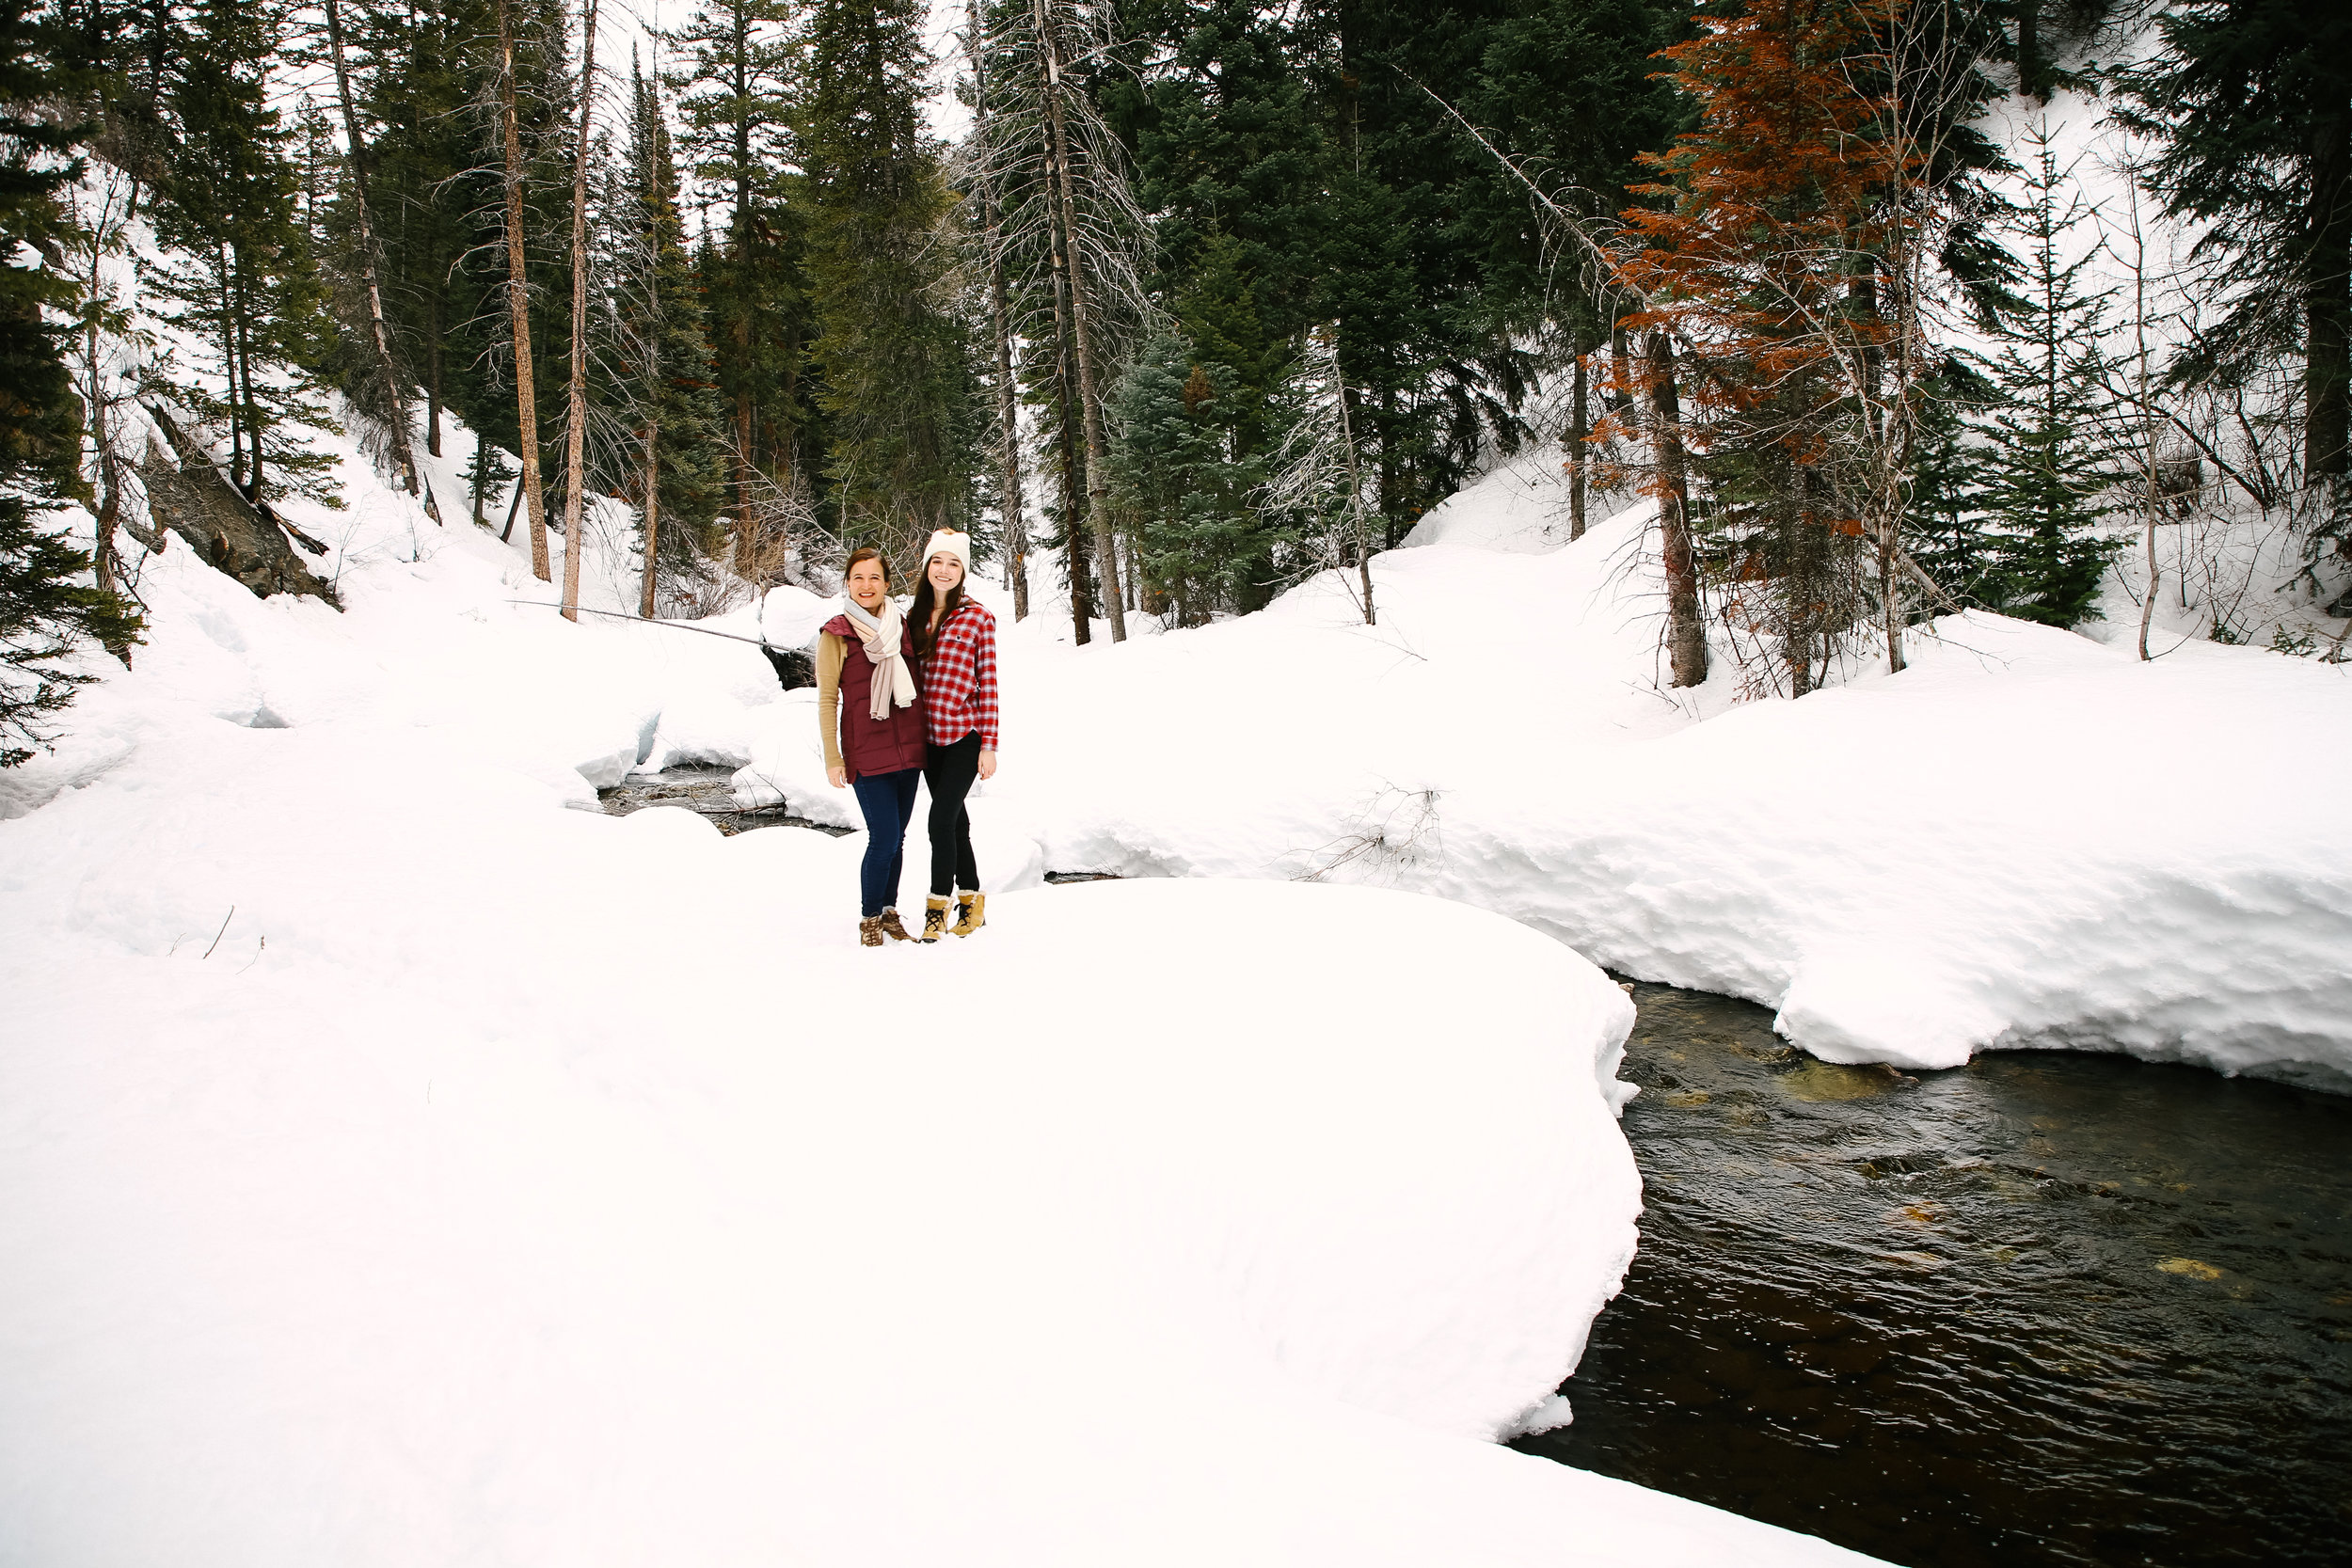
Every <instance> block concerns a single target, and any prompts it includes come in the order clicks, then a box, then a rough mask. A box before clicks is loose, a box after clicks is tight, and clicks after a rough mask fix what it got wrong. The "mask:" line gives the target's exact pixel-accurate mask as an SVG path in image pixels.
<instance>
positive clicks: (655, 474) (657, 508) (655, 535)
mask: <svg viewBox="0 0 2352 1568" xmlns="http://www.w3.org/2000/svg"><path fill="white" fill-rule="evenodd" d="M660 440H661V427H660V425H659V424H657V423H655V422H654V421H653V420H646V421H645V580H644V585H643V586H642V587H640V588H639V589H638V592H637V613H638V614H639V615H640V616H642V617H643V618H644V619H645V620H648V621H650V620H652V619H653V589H654V554H655V550H656V547H657V546H660V543H661V457H660Z"/></svg>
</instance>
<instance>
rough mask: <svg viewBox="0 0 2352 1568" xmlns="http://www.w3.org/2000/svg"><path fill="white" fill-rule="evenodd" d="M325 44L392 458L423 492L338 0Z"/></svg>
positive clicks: (411, 489)
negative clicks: (379, 269)
mask: <svg viewBox="0 0 2352 1568" xmlns="http://www.w3.org/2000/svg"><path fill="white" fill-rule="evenodd" d="M326 43H327V50H328V53H329V54H330V55H332V56H333V58H334V62H335V96H336V98H337V100H338V101H339V102H341V103H342V110H343V138H344V140H345V141H346V142H347V143H348V144H349V146H350V148H351V160H350V161H351V207H352V214H353V216H354V217H355V218H356V219H357V221H358V227H359V235H358V238H359V278H360V281H361V282H363V283H365V284H366V285H367V289H368V328H369V334H370V338H371V341H373V346H374V348H375V373H376V374H378V375H380V376H382V377H383V378H384V393H385V396H387V397H389V398H390V399H391V404H392V409H391V437H392V461H393V462H394V463H395V464H397V465H399V467H400V483H401V488H402V489H404V490H406V491H407V492H408V493H409V494H410V495H412V496H413V495H415V494H417V492H418V483H417V462H416V455H415V454H414V453H413V452H411V451H409V450H408V399H407V396H406V390H407V389H406V388H404V387H403V386H402V385H401V382H400V372H399V371H398V369H396V368H395V367H394V366H393V364H392V339H391V333H390V331H389V329H388V328H387V327H386V326H385V325H384V290H383V286H382V284H381V282H380V281H379V280H378V277H377V273H376V265H375V230H374V228H373V226H372V224H371V223H370V221H369V218H368V170H367V148H366V144H365V143H364V142H362V141H361V139H360V136H359V111H358V109H357V108H355V107H354V106H353V104H352V102H351V72H350V71H349V69H348V68H347V67H345V65H344V64H343V14H342V6H341V5H339V4H338V3H337V0H326ZM256 499H259V498H258V496H257V498H256ZM424 510H425V513H426V515H428V516H430V517H431V518H432V519H433V520H434V521H435V522H436V523H438V522H439V521H440V520H441V509H440V508H439V507H437V506H436V505H434V504H433V491H432V489H431V487H429V486H427V487H426V488H425V490H424Z"/></svg>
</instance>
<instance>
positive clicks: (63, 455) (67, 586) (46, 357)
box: [0, 0, 138, 768]
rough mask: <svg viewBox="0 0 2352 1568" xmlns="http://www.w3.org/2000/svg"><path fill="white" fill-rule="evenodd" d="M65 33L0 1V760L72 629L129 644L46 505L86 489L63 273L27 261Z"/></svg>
mask: <svg viewBox="0 0 2352 1568" xmlns="http://www.w3.org/2000/svg"><path fill="white" fill-rule="evenodd" d="M71 49H72V40H71V39H70V38H68V37H66V36H64V35H63V34H62V33H60V32H59V31H58V30H56V29H55V28H52V27H49V26H45V25H43V24H40V23H38V22H36V21H35V20H34V19H33V18H32V17H31V16H30V15H29V14H28V7H27V6H26V5H25V3H24V0H0V387H6V388H8V395H6V396H0V768H7V767H13V766H14V765H15V764H17V763H20V762H23V761H24V760H25V759H26V758H27V757H29V756H31V755H32V749H33V748H34V747H36V746H39V745H41V744H44V743H45V742H46V741H47V740H48V739H49V738H50V730H49V727H48V723H47V721H48V720H49V718H50V716H52V715H55V714H56V712H57V711H58V710H59V709H61V708H63V707H65V706H66V705H67V704H69V703H71V702H72V698H73V691H74V689H75V688H76V687H78V686H80V685H82V684H84V683H85V682H87V680H88V679H89V677H88V676H87V674H84V673H81V672H79V671H75V670H72V669H70V668H68V667H67V666H65V665H63V664H61V663H60V662H58V661H59V660H60V659H62V658H63V657H65V656H66V655H67V654H68V653H69V652H70V651H71V650H72V645H73V644H74V642H75V641H79V640H80V639H83V638H94V639H96V640H97V641H101V642H103V643H105V644H107V645H109V646H113V647H118V648H124V649H127V648H128V647H129V645H130V644H131V643H132V642H133V641H135V639H136V637H137V632H138V621H137V620H136V618H135V616H134V615H133V614H132V612H131V610H130V607H129V606H128V605H126V604H125V603H124V602H123V601H122V600H121V599H119V598H118V597H117V596H116V595H115V594H111V593H108V592H106V591H104V590H103V589H101V588H98V587H96V586H93V585H91V584H88V583H86V582H84V581H82V580H80V579H81V578H83V576H84V574H86V573H87V572H88V571H89V570H90V568H91V562H90V557H89V555H88V554H87V552H86V551H83V550H79V549H76V548H74V547H73V546H72V544H71V543H69V542H68V541H67V540H66V539H64V538H63V537H61V536H60V535H59V533H58V531H57V529H56V520H55V518H54V517H53V516H52V515H47V512H48V508H50V507H51V506H54V505H55V504H56V503H57V502H59V501H62V500H64V499H67V498H69V497H76V496H79V495H81V494H84V493H86V492H85V491H84V487H83V485H82V483H81V480H80V476H79V474H78V473H77V471H76V469H77V464H78V461H79V458H80V455H81V430H82V425H81V418H80V409H79V406H78V404H77V402H76V400H75V398H74V395H73V387H72V380H71V378H70V377H69V376H68V374H67V372H66V367H65V361H64V356H63V352H62V350H63V345H62V343H61V342H60V341H59V329H58V328H56V327H55V326H53V325H51V324H50V323H49V322H48V321H47V320H46V319H45V318H44V316H43V314H42V309H43V307H45V306H61V305H65V304H67V303H69V301H70V299H71V295H70V293H69V291H68V288H67V286H66V283H65V280H64V279H63V278H62V277H59V276H58V275H57V274H56V273H55V272H53V271H52V270H50V269H49V268H47V267H45V266H41V265H39V264H30V265H28V264H26V260H25V255H26V251H27V250H28V249H29V250H30V251H31V252H32V253H33V254H34V255H36V256H38V255H40V253H41V250H42V247H43V246H46V245H54V244H55V241H56V236H57V234H58V232H59V230H61V228H62V227H63V225H64V222H65V217H64V214H62V213H61V212H60V211H59V209H58V205H57V201H56V192H57V189H58V187H59V186H60V185H62V184H63V183H64V182H66V181H67V180H69V179H71V178H72V173H73V166H72V164H71V163H70V162H69V161H68V160H67V158H66V157H65V154H66V153H67V152H68V151H69V150H71V149H72V146H73V143H74V139H75V131H74V129H70V128H68V127H67V126H65V125H61V124H59V123H57V122H56V121H55V120H53V119H49V118H48V117H46V116H44V115H42V114H40V113H39V112H38V110H37V109H36V108H35V105H38V104H40V103H44V102H56V100H58V99H59V98H61V97H63V96H64V94H65V92H66V90H67V89H68V88H69V87H75V86H81V85H83V84H79V83H76V82H75V81H74V80H73V75H74V73H73V71H72V63H73V62H72V57H71V55H70V54H69V53H68V51H70V50H71Z"/></svg>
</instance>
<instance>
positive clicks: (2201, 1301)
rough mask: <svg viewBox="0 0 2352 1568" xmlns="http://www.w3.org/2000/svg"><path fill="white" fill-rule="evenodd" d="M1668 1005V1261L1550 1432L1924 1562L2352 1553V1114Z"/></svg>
mask: <svg viewBox="0 0 2352 1568" xmlns="http://www.w3.org/2000/svg"><path fill="white" fill-rule="evenodd" d="M1635 1001H1636V1003H1637V1004H1638V1005H1639V1006H1640V1009H1641V1014H1640V1021H1639V1022H1637V1023H1636V1025H1635V1026H1634V1032H1633V1037H1632V1039H1631V1041H1630V1042H1629V1045H1628V1048H1627V1059H1626V1066H1625V1068H1624V1069H1623V1072H1624V1076H1626V1077H1628V1078H1629V1079H1631V1080H1633V1081H1635V1082H1637V1083H1639V1084H1640V1085H1642V1093H1641V1094H1640V1096H1639V1097H1637V1098H1636V1099H1635V1100H1634V1101H1633V1102H1632V1103H1631V1104H1630V1105H1629V1106H1628V1107H1627V1108H1626V1113H1625V1132H1626V1136H1627V1138H1628V1139H1629V1141H1630V1142H1631V1144H1632V1146H1633V1151H1634V1155H1635V1157H1636V1159H1637V1160H1638V1161H1639V1162H1640V1164H1641V1167H1642V1175H1643V1180H1644V1181H1645V1187H1646V1193H1645V1203H1646V1212H1645V1214H1644V1216H1643V1219H1642V1243H1641V1250H1640V1252H1639V1254H1638V1255H1637V1256H1636V1257H1635V1259H1634V1261H1633V1267H1632V1270H1631V1272H1630V1273H1629V1275H1628V1276H1627V1278H1626V1284H1625V1291H1624V1292H1623V1294H1621V1295H1620V1296H1619V1297H1618V1298H1617V1299H1616V1301H1614V1302H1613V1303H1612V1304H1611V1306H1610V1307H1608V1308H1607V1309H1606V1310H1605V1311H1603V1312H1602V1313H1601V1315H1600V1318H1599V1320H1598V1321H1597V1323H1595V1324H1594V1327H1593V1337H1592V1343H1591V1348H1590V1349H1589V1350H1588V1351H1587V1352H1586V1354H1585V1356H1584V1361H1583V1365H1582V1366H1581V1368H1580V1369H1579V1370H1578V1372H1577V1375H1576V1377H1575V1378H1574V1379H1573V1380H1571V1381H1570V1382H1569V1384H1568V1385H1567V1386H1566V1387H1565V1390H1564V1391H1565V1393H1566V1394H1567V1396H1568V1399H1569V1401H1570V1402H1571V1403H1572V1405H1573V1406H1574V1408H1575V1412H1576V1419H1575V1422H1574V1423H1573V1424H1572V1425H1571V1426H1568V1427H1566V1428H1564V1429H1562V1430H1560V1431H1557V1432H1553V1433H1545V1434H1542V1435H1540V1436H1536V1437H1532V1438H1526V1439H1522V1440H1521V1441H1520V1442H1519V1443H1518V1444H1517V1445H1516V1446H1517V1447H1518V1448H1519V1449H1523V1450H1524V1451H1527V1452H1530V1453H1538V1454H1543V1455H1547V1456H1549V1457H1551V1458H1554V1459H1558V1460H1561V1461H1563V1462H1565V1463H1567V1464H1570V1465H1581V1466H1582V1467H1584V1468H1586V1469H1591V1470H1597V1471H1600V1472H1602V1473H1604V1474H1607V1475H1613V1476H1619V1477H1622V1478H1624V1479H1625V1480H1628V1481H1639V1482H1640V1483H1642V1484H1643V1485H1645V1486H1652V1487H1657V1488H1659V1489H1660V1490H1661V1491H1667V1492H1674V1493H1677V1494H1680V1495H1681V1496H1683V1497H1695V1498H1698V1499H1700V1500H1702V1501H1705V1502H1709V1503H1713V1504H1716V1505H1718V1506H1720V1507H1723V1508H1726V1509H1730V1510H1732V1511H1733V1512H1735V1513H1744V1514H1747V1515H1749V1516H1751V1517H1753V1518H1757V1519H1765V1520H1769V1521H1771V1522H1772V1523H1773V1524H1777V1525H1785V1526H1788V1528H1792V1529H1799V1530H1804V1531H1806V1532H1808V1533H1810V1534H1815V1535H1820V1536H1823V1537H1826V1538H1827V1539H1829V1540H1832V1541H1836V1542H1838V1543H1839V1544H1844V1545H1848V1546H1851V1547H1853V1548H1855V1549H1856V1550H1859V1551H1865V1552H1869V1553H1872V1554H1875V1555H1877V1556H1879V1557H1883V1558H1886V1559H1888V1560H1891V1561H1894V1562H1899V1563H1904V1564H1909V1565H1912V1568H1931V1565H1939V1568H1941V1565H1949V1568H1963V1565H1975V1564H1995V1563H1998V1564H2004V1565H2027V1564H2044V1563H2050V1564H2056V1563H2066V1564H2124V1563H2148V1564H2164V1565H2167V1568H2173V1565H2188V1564H2207V1563H2215V1564H2218V1563H2270V1564H2305V1563H2308V1564H2322V1563H2326V1564H2331V1565H2332V1564H2344V1563H2352V1159H2348V1158H2347V1157H2352V1100H2347V1099H2345V1098H2344V1097H2340V1096H2334V1095H2327V1094H2318V1093H2313V1092H2310V1091H2306V1090H2300V1089H2293V1088H2288V1087H2285V1086H2282V1085H2276V1084H2268V1083H2260V1082H2255V1081H2253V1080H2249V1079H2229V1078H2223V1077H2220V1076H2218V1075H2217V1074H2215V1073H2211V1072H2207V1071H2203V1070H2201V1069H2193V1068H2178V1067H2157V1066H2151V1065H2149V1064H2146V1063H2142V1062H2137V1061H2134V1060H2130V1059H2128V1058H2123V1057H2116V1056H2098V1055H2088V1054H2082V1053H2058V1052H2015V1053H2010V1052H2002V1053H1989V1054H1986V1055H1982V1056H1979V1057H1978V1058H1977V1060H1976V1061H1975V1062H1974V1063H1973V1064H1971V1065H1970V1066H1968V1067H1966V1068H1963V1069H1955V1070H1952V1071H1948V1072H1937V1073H1923V1074H1919V1075H1917V1076H1916V1077H1910V1076H1905V1075H1901V1074H1897V1073H1894V1072H1890V1071H1887V1070H1885V1069H1863V1068H1841V1067H1835V1066H1831V1065H1830V1064H1827V1063H1824V1062H1819V1061H1815V1060H1813V1059H1812V1058H1810V1057H1807V1056H1804V1055H1802V1054H1800V1053H1795V1052H1793V1051H1791V1050H1789V1049H1788V1047H1787V1046H1786V1044H1785V1043H1784V1042H1783V1041H1781V1040H1780V1039H1779V1038H1778V1037H1776V1036H1775V1035H1774V1034H1773V1033H1772V1015H1771V1014H1770V1013H1769V1012H1767V1011H1766V1010H1765V1009H1763V1008H1761V1007H1756V1006H1751V1005H1749V1004H1747V1003H1744V1002H1735V1001H1732V1000H1730V999H1728V998H1725V997H1720V996H1708V995H1705V994H1702V993H1699V992H1694V991H1682V990H1673V989H1672V988H1669V987H1665V986H1647V985H1645V986H1639V987H1636V988H1635Z"/></svg>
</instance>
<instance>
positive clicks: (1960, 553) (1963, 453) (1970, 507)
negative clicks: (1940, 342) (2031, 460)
mask: <svg viewBox="0 0 2352 1568" xmlns="http://www.w3.org/2000/svg"><path fill="white" fill-rule="evenodd" d="M2000 396H2001V394H2000V392H1999V390H1998V389H1997V388H1994V386H1993V384H1992V383H1991V382H1989V381H1987V380H1986V379H1985V378H1984V376H1983V375H1982V374H1981V373H1979V372H1977V371H1976V370H1975V369H1973V368H1972V367H1971V366H1969V365H1968V364H1967V363H1966V362H1965V361H1963V360H1959V359H1954V360H1953V361H1951V362H1950V363H1949V364H1947V366H1946V367H1945V371H1944V373H1943V374H1942V375H1940V376H1938V377H1937V378H1935V380H1934V381H1932V382H1931V383H1930V384H1929V385H1928V387H1927V388H1926V392H1925V401H1924V404H1923V406H1922V410H1921V415H1920V421H1919V441H1918V445H1917V447H1916V449H1915V453H1914V456H1913V459H1912V470H1911V481H1910V510H1909V521H1908V522H1907V523H1906V525H1905V529H1904V531H1905V532H1906V533H1907V534H1908V535H1909V536H1910V539H1911V541H1912V543H1911V554H1912V559H1913V560H1914V561H1915V562H1918V563H1919V568H1920V570H1922V571H1924V572H1925V573H1927V575H1928V576H1929V577H1930V578H1932V579H1934V581H1935V582H1936V584H1937V585H1938V586H1939V587H1941V588H1942V589H1943V590H1944V592H1945V593H1946V594H1948V595H1950V597H1951V599H1952V601H1953V602H1954V603H1956V604H1961V605H1964V606H1971V607H1973V606H1980V605H1981V606H1990V605H1993V604H1994V603H1995V602H1996V601H1998V600H1999V599H2001V598H2002V597H2003V594H2004V592H2005V590H2004V587H2003V585H2002V583H2001V581H2000V579H1999V577H1998V572H1997V567H1998V557H1997V547H1996V545H1995V542H1994V539H1993V536H1992V534H1991V532H1990V531H1989V530H1988V529H1987V527H1986V519H1985V485H1986V453H1987V445H1988V444H1987V442H1986V440H1985V438H1984V436H1983V433H1982V432H1981V431H1979V429H1978V428H1977V424H1976V423H1975V421H1976V420H1980V419H1981V418H1983V417H1984V413H1985V410H1986V409H1988V408H1989V407H1990V406H1991V405H1992V404H1994V403H1996V402H1998V401H1999V400H2000Z"/></svg>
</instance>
